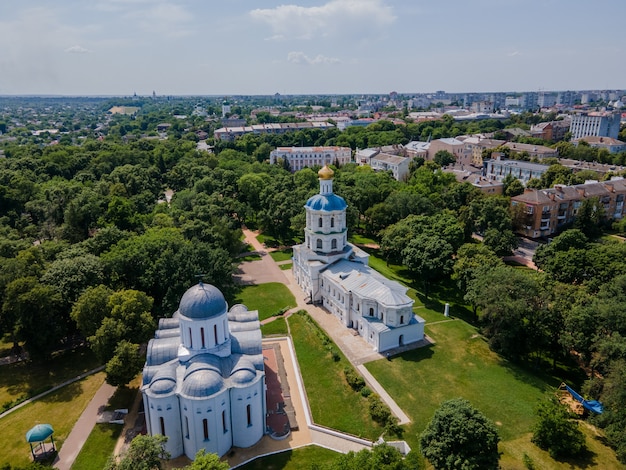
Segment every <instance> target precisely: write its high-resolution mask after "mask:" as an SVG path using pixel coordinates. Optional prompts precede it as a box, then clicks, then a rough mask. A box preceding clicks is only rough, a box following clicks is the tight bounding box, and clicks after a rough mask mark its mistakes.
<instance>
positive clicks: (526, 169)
mask: <svg viewBox="0 0 626 470" xmlns="http://www.w3.org/2000/svg"><path fill="white" fill-rule="evenodd" d="M549 167H550V166H549V165H542V164H540V163H531V162H526V161H523V160H507V159H506V158H502V156H501V155H496V156H495V158H493V159H491V160H487V161H486V162H485V177H486V178H487V179H488V180H490V181H500V182H501V181H504V178H506V177H507V176H509V175H511V176H513V177H514V178H516V179H518V180H520V181H521V182H522V183H523V184H524V185H526V184H527V183H528V181H529V180H531V179H533V178H537V179H539V178H541V175H543V174H544V173H545V172H546V170H547V169H548V168H549Z"/></svg>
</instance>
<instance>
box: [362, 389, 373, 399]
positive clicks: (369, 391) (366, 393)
mask: <svg viewBox="0 0 626 470" xmlns="http://www.w3.org/2000/svg"><path fill="white" fill-rule="evenodd" d="M371 394H372V389H371V388H369V387H363V388H362V389H361V396H362V397H364V398H367V397H369V396H370V395H371Z"/></svg>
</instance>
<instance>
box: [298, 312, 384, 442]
mask: <svg viewBox="0 0 626 470" xmlns="http://www.w3.org/2000/svg"><path fill="white" fill-rule="evenodd" d="M287 321H288V322H289V327H290V330H291V337H292V339H293V342H294V345H295V348H296V355H297V356H298V363H299V364H300V370H301V371H302V379H303V380H304V386H305V388H306V393H307V397H308V399H309V405H310V408H311V413H312V415H313V421H314V422H315V423H317V424H321V425H323V426H328V427H330V428H333V429H337V430H339V431H344V432H347V433H350V434H354V435H357V436H361V437H364V438H367V439H373V440H375V439H377V438H378V436H380V434H381V433H382V429H381V428H380V427H379V426H378V425H377V424H375V423H374V422H373V421H372V419H371V417H370V415H369V411H368V406H367V400H366V399H365V398H363V397H361V395H359V394H358V393H356V392H355V391H354V390H352V389H351V388H350V386H349V385H348V384H347V382H346V380H345V378H344V374H343V369H344V367H346V366H350V363H349V362H348V360H347V359H346V358H345V356H344V355H343V354H342V353H341V352H340V351H339V349H338V348H337V346H336V345H334V343H332V342H331V344H332V347H333V348H334V349H335V351H337V352H338V354H339V357H340V359H339V361H334V360H333V359H332V358H331V355H330V353H329V351H328V349H327V348H326V347H325V346H324V345H323V344H322V341H321V339H320V338H319V336H318V334H317V331H316V330H317V329H318V328H319V327H317V326H316V324H315V323H314V321H313V320H311V321H310V322H309V321H307V319H306V318H305V317H304V316H303V315H301V314H295V315H291V316H290V317H289V318H288V319H287ZM350 367H351V366H350Z"/></svg>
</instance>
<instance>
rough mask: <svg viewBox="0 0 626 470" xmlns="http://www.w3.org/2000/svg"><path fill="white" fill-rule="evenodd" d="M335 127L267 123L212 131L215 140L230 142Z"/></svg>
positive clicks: (309, 123)
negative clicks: (253, 135)
mask: <svg viewBox="0 0 626 470" xmlns="http://www.w3.org/2000/svg"><path fill="white" fill-rule="evenodd" d="M332 127H335V126H334V125H333V124H331V123H329V122H287V123H269V124H254V125H252V126H241V127H220V128H219V129H216V130H215V131H213V137H215V140H223V141H225V142H232V141H234V140H235V139H236V138H237V137H241V136H242V135H245V134H284V133H286V132H292V131H298V130H303V129H322V130H327V129H330V128H332Z"/></svg>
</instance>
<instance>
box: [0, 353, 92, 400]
mask: <svg viewBox="0 0 626 470" xmlns="http://www.w3.org/2000/svg"><path fill="white" fill-rule="evenodd" d="M99 365H100V364H99V363H98V360H97V359H96V357H95V355H94V354H93V353H92V352H91V350H90V349H89V348H87V347H83V348H78V349H76V350H72V351H65V352H62V353H59V354H55V355H54V356H53V357H52V359H50V360H47V361H45V362H43V361H40V362H34V361H33V362H17V363H15V364H9V365H5V366H1V367H2V369H0V370H1V373H0V405H3V404H5V403H7V402H11V401H14V400H16V399H19V398H22V397H23V398H29V397H32V396H34V395H37V394H38V393H41V392H44V391H46V390H49V389H50V388H52V387H53V386H55V385H58V384H60V383H63V382H64V381H66V380H68V379H70V378H73V377H76V376H78V375H80V374H82V373H83V372H87V371H88V370H91V369H94V368H96V367H98V366H99Z"/></svg>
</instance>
